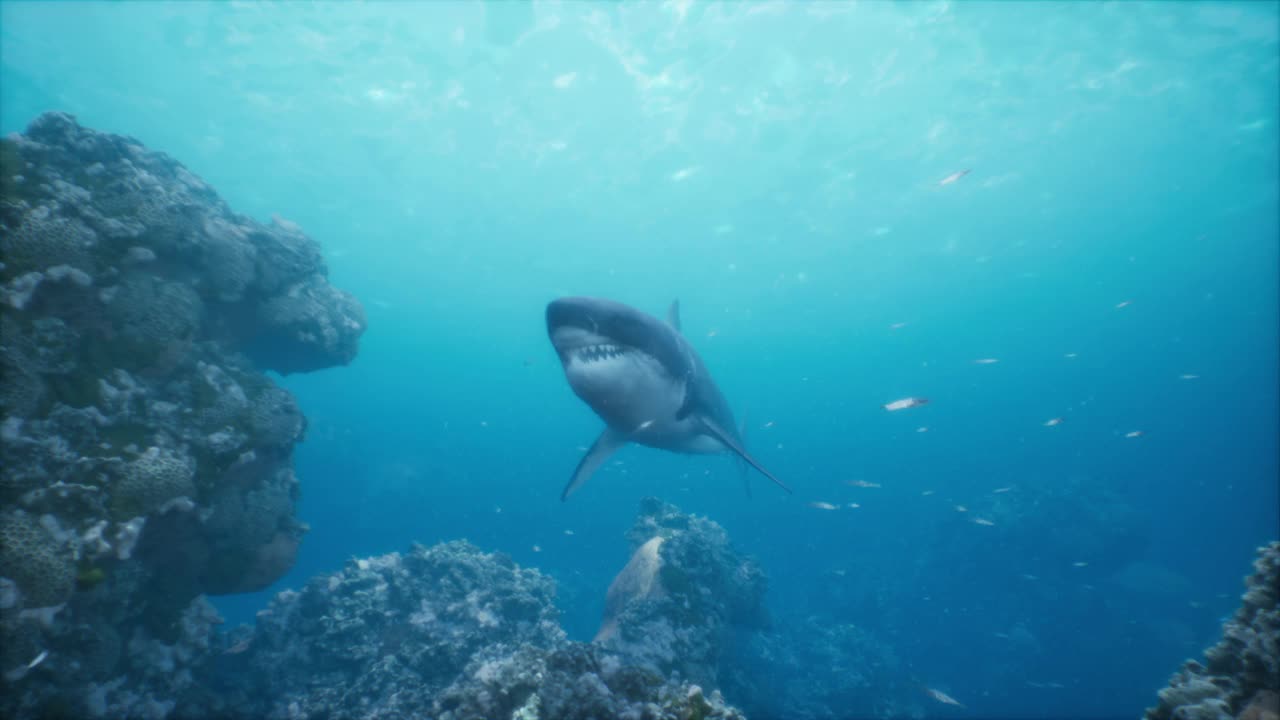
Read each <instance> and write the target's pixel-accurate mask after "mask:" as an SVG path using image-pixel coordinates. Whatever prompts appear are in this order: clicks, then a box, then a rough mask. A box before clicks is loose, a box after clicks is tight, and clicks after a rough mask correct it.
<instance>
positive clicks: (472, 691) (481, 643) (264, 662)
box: [208, 541, 740, 720]
mask: <svg viewBox="0 0 1280 720" xmlns="http://www.w3.org/2000/svg"><path fill="white" fill-rule="evenodd" d="M554 595H555V585H554V583H553V581H552V580H551V579H550V578H548V577H547V576H545V575H543V574H542V573H540V572H538V571H537V570H534V569H526V568H521V567H520V566H518V565H516V564H515V563H514V562H512V561H511V559H510V558H508V557H506V556H505V555H502V554H500V553H484V552H482V551H480V550H479V549H478V548H476V547H475V546H473V545H470V544H468V543H466V542H462V541H458V542H450V543H444V544H440V545H436V546H434V547H431V548H426V547H422V546H420V545H418V546H414V547H413V548H412V549H411V550H410V551H409V552H408V553H406V554H404V555H401V554H399V553H391V554H389V555H384V556H381V557H374V558H367V559H360V560H353V561H351V562H349V563H347V566H346V567H345V568H344V569H343V570H342V571H341V572H338V573H335V574H333V575H329V576H321V577H317V578H314V579H312V580H311V581H310V582H309V583H308V584H307V585H306V587H305V588H303V589H302V590H301V591H297V592H294V591H285V592H282V593H280V594H279V595H277V596H276V598H275V600H274V601H272V603H271V605H270V607H269V608H268V609H267V610H265V611H263V612H261V613H259V616H258V623H257V626H256V628H254V629H252V630H250V629H248V628H244V629H242V630H240V631H237V632H236V633H233V634H232V635H231V637H229V638H228V643H229V647H227V648H226V649H225V650H224V651H223V652H222V654H221V655H220V656H219V657H218V659H217V662H216V663H215V664H214V666H213V672H212V674H211V680H210V682H209V685H208V687H209V689H210V690H211V691H212V692H214V693H215V694H216V696H217V697H220V698H223V700H222V702H223V703H224V705H222V706H220V707H219V708H218V711H219V712H220V713H223V714H230V715H234V716H236V717H266V718H282V719H283V718H295V717H327V718H332V719H334V720H337V719H339V718H365V719H371V718H402V717H431V718H438V719H440V720H445V719H458V720H462V719H463V718H476V717H503V718H507V717H521V718H537V717H547V718H562V719H564V720H574V719H576V718H581V719H582V720H586V719H587V718H605V717H634V718H653V719H654V720H657V719H658V718H736V717H740V716H739V715H737V714H736V713H735V712H734V711H733V710H732V709H730V708H727V707H726V706H725V705H724V703H723V700H722V699H721V698H720V697H719V695H718V694H715V693H711V694H709V695H705V694H704V693H703V692H702V691H701V690H700V689H695V688H694V687H693V686H689V685H684V684H681V683H671V682H668V681H666V680H664V679H663V678H662V677H660V676H658V675H656V674H655V673H652V672H651V671H648V670H644V669H641V668H636V667H626V666H624V665H623V663H621V662H620V661H619V660H618V659H617V658H611V657H609V656H608V655H607V654H606V653H604V652H603V651H602V650H601V649H600V648H599V647H597V646H592V645H587V644H584V643H573V642H569V641H567V640H566V639H565V635H564V631H563V630H562V629H561V628H560V625H559V623H558V617H559V613H558V611H557V610H556V608H555V606H554V605H553V603H552V601H553V598H554Z"/></svg>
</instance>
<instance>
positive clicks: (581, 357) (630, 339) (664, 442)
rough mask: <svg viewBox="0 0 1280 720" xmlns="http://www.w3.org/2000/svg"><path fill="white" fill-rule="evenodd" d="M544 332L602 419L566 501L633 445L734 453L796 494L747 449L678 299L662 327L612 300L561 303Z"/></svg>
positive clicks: (551, 308)
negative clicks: (683, 320)
mask: <svg viewBox="0 0 1280 720" xmlns="http://www.w3.org/2000/svg"><path fill="white" fill-rule="evenodd" d="M547 335H548V336H550V338H551V344H552V345H553V346H554V347H555V349H556V353H557V354H559V356H560V364H561V366H562V367H563V368H564V375H565V378H566V379H567V380H568V381H569V387H571V388H573V392H574V394H576V395H577V396H578V397H579V398H581V399H582V400H583V402H585V403H586V404H587V405H589V406H591V409H592V410H594V411H595V412H596V414H597V415H599V416H600V418H601V419H602V420H604V422H605V428H604V431H603V432H601V433H600V437H598V438H596V441H595V443H594V444H593V445H592V446H591V448H590V449H589V450H587V453H586V454H585V455H583V457H582V460H581V461H580V462H579V463H578V467H577V469H575V470H574V471H573V476H572V477H571V478H570V479H569V483H568V484H567V485H565V488H564V492H562V493H561V494H560V499H561V500H565V499H567V498H568V497H569V495H570V494H571V493H573V491H575V490H577V489H578V488H580V487H582V484H583V483H585V482H586V481H587V479H588V478H590V477H591V475H592V473H594V472H595V471H596V470H597V469H599V468H600V466H601V465H603V464H604V463H605V461H606V460H608V459H609V456H610V455H612V454H613V453H614V452H616V451H617V450H618V448H620V447H622V446H623V445H626V444H627V443H629V442H634V443H638V444H640V445H647V446H649V447H654V448H660V449H662V450H670V451H672V452H679V453H722V452H731V453H734V454H735V455H737V456H738V457H740V458H742V459H743V460H745V461H746V462H747V463H748V464H750V465H751V466H752V467H754V468H755V469H756V470H759V471H760V472H761V473H762V474H763V475H764V476H765V477H767V478H769V479H770V480H772V481H773V482H775V483H777V484H778V486H779V487H781V488H782V489H783V490H786V491H787V492H791V488H789V487H787V486H786V485H784V484H783V483H782V481H780V480H778V478H776V477H774V476H773V473H771V472H769V471H768V470H765V469H764V467H763V466H761V465H760V463H758V462H756V460H755V458H753V457H751V455H750V454H749V453H748V452H747V450H746V448H745V447H743V443H742V436H741V434H740V433H739V432H738V429H737V426H736V425H735V423H734V420H733V413H732V412H731V411H730V410H729V403H728V402H726V401H725V399H724V395H723V394H721V392H720V389H719V388H718V387H716V383H715V381H714V380H712V379H711V373H709V372H708V371H707V367H706V365H704V364H703V362H702V358H701V357H699V356H698V353H697V351H695V350H694V349H693V345H691V344H690V343H689V341H688V340H686V339H685V337H684V336H683V335H681V334H680V304H679V301H677V302H673V303H672V304H671V309H670V311H669V312H668V314H667V321H666V322H663V321H661V320H659V319H657V318H655V317H653V316H652V315H649V314H648V313H644V312H641V311H639V310H636V309H635V308H632V307H629V306H627V305H623V304H622V303H620V302H615V301H613V300H605V299H603V298H588V297H566V298H560V299H558V300H553V301H551V302H550V303H549V304H548V305H547Z"/></svg>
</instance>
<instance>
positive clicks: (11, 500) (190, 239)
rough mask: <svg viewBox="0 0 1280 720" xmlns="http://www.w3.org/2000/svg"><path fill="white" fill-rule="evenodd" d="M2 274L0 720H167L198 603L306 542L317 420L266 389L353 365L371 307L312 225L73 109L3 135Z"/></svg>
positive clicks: (206, 615)
mask: <svg viewBox="0 0 1280 720" xmlns="http://www.w3.org/2000/svg"><path fill="white" fill-rule="evenodd" d="M0 261H2V264H0V372H2V373H3V380H4V381H3V383H0V506H2V507H3V508H4V512H3V513H2V514H0V589H2V590H3V592H0V596H2V597H0V599H2V600H3V603H0V604H3V607H2V608H0V647H3V648H4V651H3V653H0V661H2V662H3V663H4V665H3V667H0V715H2V716H5V717H36V716H53V715H63V716H72V717H84V716H91V715H94V714H95V713H96V714H105V715H106V716H113V717H124V716H129V717H145V716H155V717H159V716H164V715H165V713H166V712H168V711H167V710H165V708H167V707H171V705H172V703H173V702H175V701H176V700H177V694H178V693H180V692H182V693H185V692H188V690H187V689H185V688H186V686H185V685H183V683H184V682H189V677H188V678H187V680H182V678H183V677H184V675H183V673H186V675H187V676H189V675H190V672H189V667H191V666H194V664H196V663H198V662H202V660H201V659H200V657H199V656H200V651H199V650H198V649H193V648H196V646H197V645H199V643H201V642H207V637H205V638H203V639H201V632H203V631H202V630H200V628H205V629H207V628H208V627H211V626H212V623H213V622H214V620H215V617H214V616H213V615H212V611H211V610H210V609H209V608H208V606H207V604H205V603H204V600H203V599H201V598H199V596H200V595H202V594H219V593H236V592H245V591H249V590H256V589H260V588H263V587H266V586H267V585H269V584H270V583H272V582H274V581H275V580H276V579H278V578H279V577H280V576H282V575H283V574H284V573H285V572H286V571H287V570H288V569H289V567H290V566H291V565H292V563H293V558H294V556H295V554H296V552H297V548H298V542H299V539H300V538H301V536H302V534H303V532H304V530H305V528H304V527H303V526H302V525H301V524H300V523H299V522H298V521H297V520H296V518H295V513H294V505H295V502H296V499H297V494H298V481H297V479H296V478H295V477H294V475H293V470H292V466H293V459H292V452H293V447H294V445H295V444H296V443H297V442H298V441H299V440H300V439H301V438H302V435H303V433H304V432H305V428H306V421H305V418H303V416H302V414H301V412H300V411H299V409H298V407H297V403H296V402H295V401H294V399H293V397H292V395H290V393H289V392H287V391H286V390H284V389H282V388H279V387H277V386H276V385H275V384H274V383H273V382H272V381H271V379H270V378H268V377H267V376H266V375H265V374H264V372H265V371H267V370H275V371H278V372H282V373H287V372H296V371H302V370H314V369H319V368H324V367H331V366H335V365H342V364H345V363H348V362H350V361H351V359H352V358H353V357H354V356H355V354H356V349H357V343H358V340H359V337H360V335H361V334H362V332H363V331H364V327H365V320H364V313H363V310H362V309H361V306H360V304H359V303H358V302H357V301H356V300H355V299H354V298H352V297H351V296H350V295H348V294H346V293H344V292H342V291H341V290H337V289H335V288H333V287H331V286H330V285H329V284H328V281H327V280H326V274H327V270H326V268H325V265H324V262H323V260H322V257H321V253H320V250H319V247H318V246H317V244H316V243H315V242H314V241H313V240H311V239H310V238H308V237H307V236H306V235H305V234H303V233H302V232H301V230H299V229H298V228H297V226H295V225H292V224H291V223H287V222H284V221H281V220H278V219H277V220H274V221H273V222H271V223H270V224H266V225H264V224H262V223H258V222H255V221H254V220H252V219H250V218H247V217H244V216H241V215H237V214H235V213H234V212H232V211H231V210H230V208H228V207H227V205H226V204H225V203H224V202H223V201H222V200H221V199H220V198H219V197H218V195H217V193H216V192H214V190H213V189H212V188H210V187H209V186H208V185H206V184H205V183H204V182H203V181H201V180H200V179H199V178H197V177H195V176H194V175H193V174H191V173H190V172H189V171H188V170H186V168H184V167H183V166H182V165H180V164H179V163H177V162H176V161H174V160H173V159H171V158H169V157H168V156H166V155H164V154H162V153H158V152H154V151H151V150H148V149H147V148H145V147H143V146H142V145H141V144H140V143H138V142H137V141H136V140H133V139H131V138H127V137H121V136H118V135H112V134H109V133H101V132H96V131H94V130H90V129H88V128H84V127H81V126H80V125H78V124H77V123H76V121H75V120H74V118H72V117H71V116H69V115H66V114H63V113H48V114H45V115H42V116H40V117H39V118H37V119H36V120H35V121H34V122H32V123H31V125H30V127H29V128H28V130H27V132H26V133H25V134H21V135H11V136H9V137H7V138H5V139H3V140H0ZM263 348H267V349H268V350H269V351H263ZM184 643H185V644H184ZM193 643H194V645H193ZM155 678H163V680H160V679H155ZM129 698H131V699H129Z"/></svg>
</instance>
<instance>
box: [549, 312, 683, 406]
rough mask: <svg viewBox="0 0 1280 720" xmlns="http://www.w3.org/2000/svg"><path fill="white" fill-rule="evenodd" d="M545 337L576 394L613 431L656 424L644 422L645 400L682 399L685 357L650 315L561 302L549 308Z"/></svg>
mask: <svg viewBox="0 0 1280 720" xmlns="http://www.w3.org/2000/svg"><path fill="white" fill-rule="evenodd" d="M547 335H548V336H549V337H550V338H551V344H552V345H553V346H554V347H555V349H556V354H558V355H559V356H560V364H561V365H562V366H563V368H564V374H565V377H566V378H567V379H568V380H569V385H570V386H571V387H572V388H573V391H574V392H575V393H576V394H577V395H578V396H579V397H581V398H582V399H583V400H584V401H586V402H587V404H589V405H591V407H592V408H594V409H595V410H596V412H597V413H599V414H600V415H601V417H603V418H604V419H605V420H606V421H607V422H609V423H610V424H611V425H614V426H615V427H619V428H627V427H630V426H631V423H633V422H634V423H636V424H640V423H643V422H644V421H645V420H647V419H652V418H650V417H641V416H642V415H645V413H647V412H651V408H650V407H649V406H650V402H645V401H644V400H650V401H657V400H658V399H660V398H659V397H657V396H659V395H663V394H666V393H678V394H679V395H680V396H681V397H682V395H683V378H684V377H685V376H686V375H687V373H688V366H689V365H688V363H689V360H688V357H687V353H686V352H685V351H684V350H683V346H682V343H681V341H680V337H679V335H678V334H677V333H676V332H675V331H674V330H673V329H671V327H670V326H668V325H667V324H666V323H663V322H662V321H661V320H658V319H657V318H655V317H653V316H651V315H648V314H646V313H643V312H640V311H638V310H636V309H634V308H630V307H627V306H626V305H623V304H622V303H618V302H614V301H612V300H604V299H600V298H584V297H570V298H560V299H559V300H553V301H552V302H551V303H550V304H548V305H547ZM646 395H647V396H649V397H647V398H646ZM681 397H676V398H675V400H674V402H675V403H676V405H677V406H678V405H679V402H680V399H681ZM671 412H674V408H673V409H672V410H671ZM632 415H635V417H632Z"/></svg>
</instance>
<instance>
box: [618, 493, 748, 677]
mask: <svg viewBox="0 0 1280 720" xmlns="http://www.w3.org/2000/svg"><path fill="white" fill-rule="evenodd" d="M627 538H628V540H629V541H630V543H631V547H632V558H631V560H630V561H629V562H628V563H627V565H626V567H625V568H624V569H623V571H622V572H621V573H620V574H619V575H618V577H617V579H616V580H615V581H614V583H613V585H612V586H611V587H610V592H609V596H608V599H607V602H606V607H605V617H604V619H603V622H602V623H601V628H600V632H599V633H598V634H597V636H596V640H597V642H599V643H600V644H601V646H602V647H604V648H605V649H607V650H609V651H611V652H615V653H618V654H619V655H621V656H622V657H623V658H625V659H626V660H627V661H628V662H631V663H636V664H640V665H643V666H645V667H648V668H650V669H651V670H653V671H654V672H657V673H660V674H662V675H664V676H665V675H669V674H672V673H676V674H678V675H680V676H681V677H684V678H686V679H688V680H690V681H692V682H697V683H700V684H702V685H706V686H709V687H715V686H716V683H717V671H718V664H719V661H720V656H721V654H722V652H723V650H724V648H725V644H726V642H727V640H728V637H729V635H730V632H731V630H732V629H733V628H734V627H740V628H763V627H766V626H767V625H768V617H767V614H766V612H765V610H764V593H765V590H766V588H767V585H768V582H767V580H766V578H765V576H764V573H763V572H762V571H761V569H760V567H759V566H758V565H757V564H756V563H755V561H754V560H751V559H750V558H746V557H743V556H741V555H739V554H738V553H737V552H736V551H735V550H734V549H733V547H732V546H731V545H730V544H729V538H728V535H727V534H726V533H725V531H724V529H723V528H721V527H720V526H719V525H718V524H716V523H715V522H713V521H711V520H708V519H706V518H700V517H695V516H691V515H686V514H684V513H682V512H680V510H679V509H678V508H676V507H675V506H674V505H671V504H668V503H664V502H662V501H661V500H658V499H657V498H646V499H645V500H644V501H642V503H641V508H640V515H639V517H638V518H637V519H636V522H635V524H634V525H633V527H632V528H631V530H630V531H629V532H628V534H627Z"/></svg>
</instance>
